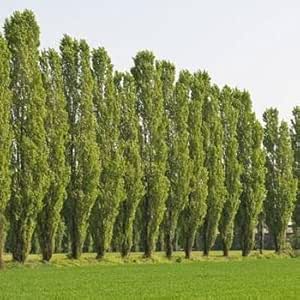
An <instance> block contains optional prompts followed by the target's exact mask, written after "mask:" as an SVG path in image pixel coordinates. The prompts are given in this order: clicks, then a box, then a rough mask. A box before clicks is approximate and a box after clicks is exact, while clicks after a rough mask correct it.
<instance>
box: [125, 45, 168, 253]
mask: <svg viewBox="0 0 300 300" xmlns="http://www.w3.org/2000/svg"><path fill="white" fill-rule="evenodd" d="M134 64H135V65H134V67H133V68H132V70H131V71H132V74H133V76H134V78H135V82H136V86H137V97H138V111H139V118H140V124H141V132H142V138H141V149H142V150H141V151H142V159H143V162H144V174H145V175H144V186H145V196H144V199H143V222H144V224H143V225H144V228H143V237H144V252H145V253H144V254H145V257H151V255H152V252H153V250H154V247H155V242H156V239H157V236H158V231H159V226H160V224H161V222H162V220H163V216H164V211H165V202H166V200H167V196H168V190H169V181H168V179H167V177H166V165H167V157H168V149H167V145H166V116H165V113H164V101H163V95H162V83H161V79H160V75H161V74H160V70H159V68H157V67H156V65H155V57H154V55H153V54H152V53H151V52H149V51H142V52H139V53H138V54H137V55H136V56H135V58H134Z"/></svg>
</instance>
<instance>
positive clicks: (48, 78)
mask: <svg viewBox="0 0 300 300" xmlns="http://www.w3.org/2000/svg"><path fill="white" fill-rule="evenodd" d="M40 65H41V71H42V80H43V84H44V89H45V91H46V109H47V112H46V121H45V129H46V142H47V146H48V149H49V157H48V165H49V181H50V185H49V189H48V191H47V193H46V195H45V197H44V201H43V208H42V210H41V212H40V213H39V215H38V231H37V232H38V238H39V243H40V248H41V252H42V255H43V259H44V260H46V261H49V260H50V259H51V257H52V253H53V251H54V242H55V236H56V231H57V228H58V225H59V222H60V219H61V217H60V212H61V210H62V206H63V202H64V200H65V198H66V187H67V184H68V180H69V166H68V164H67V161H66V153H65V147H66V144H67V137H68V128H69V126H68V114H67V111H66V101H65V97H64V87H63V78H62V69H61V59H60V57H59V55H58V53H57V52H56V51H55V50H52V49H50V50H48V51H44V52H43V53H42V55H41V59H40Z"/></svg>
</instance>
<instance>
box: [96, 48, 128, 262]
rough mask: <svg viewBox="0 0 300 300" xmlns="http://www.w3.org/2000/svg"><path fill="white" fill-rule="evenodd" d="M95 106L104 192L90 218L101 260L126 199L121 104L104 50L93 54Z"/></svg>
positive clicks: (98, 256) (101, 188)
mask: <svg viewBox="0 0 300 300" xmlns="http://www.w3.org/2000/svg"><path fill="white" fill-rule="evenodd" d="M92 61H93V71H94V79H95V88H94V105H95V112H96V120H97V126H98V127H97V142H98V146H99V149H100V153H101V165H102V170H101V173H100V177H99V188H100V193H99V196H98V198H97V200H96V202H95V205H94V207H93V210H92V215H91V219H90V229H91V234H92V237H93V240H94V244H95V247H96V252H97V258H102V257H103V256H104V254H105V251H106V250H107V249H108V248H109V246H110V243H111V240H112V234H113V226H114V223H115V220H116V217H117V215H118V210H119V205H120V203H121V202H122V201H123V200H124V199H125V193H124V179H123V177H124V160H123V156H122V151H123V146H122V143H121V139H120V122H121V101H120V99H119V98H118V97H117V95H116V89H115V85H114V78H113V67H112V64H111V61H110V58H109V56H108V54H107V52H106V51H105V49H104V48H99V49H96V50H94V51H93V57H92Z"/></svg>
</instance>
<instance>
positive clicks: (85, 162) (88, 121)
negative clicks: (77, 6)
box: [60, 36, 100, 259]
mask: <svg viewBox="0 0 300 300" xmlns="http://www.w3.org/2000/svg"><path fill="white" fill-rule="evenodd" d="M60 49H61V55H62V69H63V80H64V93H65V98H66V102H67V112H68V120H69V137H68V144H67V157H68V163H69V166H70V171H71V174H70V181H69V184H68V188H67V200H66V203H65V209H64V211H65V214H66V223H67V226H68V229H69V235H70V242H71V257H72V258H74V259H78V258H79V257H80V255H81V252H82V246H83V243H84V240H85V236H86V231H87V225H88V220H89V216H90V212H91V208H92V207H93V205H94V203H95V200H96V197H97V195H98V180H99V171H100V163H99V149H98V146H97V141H96V119H95V116H94V106H93V88H94V82H93V77H92V72H91V66H90V51H89V47H88V45H87V43H86V42H85V41H84V40H81V41H79V42H78V41H77V40H74V39H72V38H70V37H69V36H65V37H64V38H63V40H62V42H61V45H60Z"/></svg>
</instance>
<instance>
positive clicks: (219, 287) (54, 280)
mask: <svg viewBox="0 0 300 300" xmlns="http://www.w3.org/2000/svg"><path fill="white" fill-rule="evenodd" d="M194 257H195V258H194V259H193V260H192V261H186V260H185V259H183V258H182V254H181V253H176V256H175V258H174V259H173V261H171V262H169V261H167V260H166V259H165V258H164V257H163V255H162V254H157V255H156V257H155V258H154V260H153V261H149V260H143V259H142V258H141V255H140V254H133V255H132V256H131V257H130V259H129V260H128V261H127V262H123V261H122V260H121V259H120V258H119V256H118V255H117V254H109V255H108V258H107V259H106V260H105V261H102V262H97V261H95V259H94V258H93V255H91V254H85V255H84V257H83V258H82V259H81V260H79V261H71V260H68V259H66V258H65V256H63V255H55V256H54V258H53V262H52V263H50V264H44V263H41V262H39V258H38V256H36V255H35V256H30V258H29V260H28V263H26V264H25V266H20V265H16V264H14V263H12V262H9V261H8V260H9V258H8V257H6V260H7V265H6V269H5V270H3V271H0V299H300V284H299V283H300V258H287V257H286V258H276V257H275V256H274V255H272V254H270V253H269V254H266V255H265V256H259V255H254V256H252V257H249V258H246V259H242V258H241V257H240V256H239V254H238V253H232V257H231V258H230V259H224V258H222V257H221V256H220V253H216V252H215V253H213V254H212V257H211V258H208V259H206V258H202V257H201V256H200V253H195V254H194Z"/></svg>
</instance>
